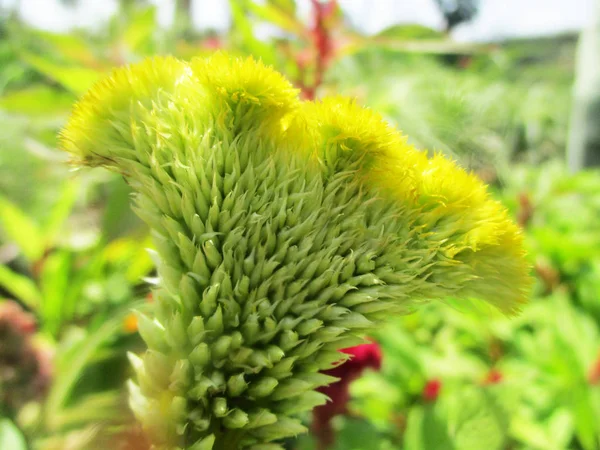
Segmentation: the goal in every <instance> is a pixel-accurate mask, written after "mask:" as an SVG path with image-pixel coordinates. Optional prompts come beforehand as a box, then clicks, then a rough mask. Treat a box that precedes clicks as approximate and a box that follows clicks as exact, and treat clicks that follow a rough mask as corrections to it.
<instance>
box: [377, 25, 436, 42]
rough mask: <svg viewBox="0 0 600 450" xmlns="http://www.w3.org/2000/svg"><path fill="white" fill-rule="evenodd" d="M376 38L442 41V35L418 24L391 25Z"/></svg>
mask: <svg viewBox="0 0 600 450" xmlns="http://www.w3.org/2000/svg"><path fill="white" fill-rule="evenodd" d="M376 36H377V37H382V38H391V39H399V40H406V39H411V40H412V39H443V38H444V37H445V36H444V33H442V32H441V31H437V30H434V29H433V28H429V27H426V26H423V25H418V24H401V25H392V26H391V27H387V28H385V29H384V30H382V31H380V32H379V33H377V34H376Z"/></svg>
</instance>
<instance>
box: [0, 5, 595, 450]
mask: <svg viewBox="0 0 600 450" xmlns="http://www.w3.org/2000/svg"><path fill="white" fill-rule="evenodd" d="M181 3H182V4H184V3H185V2H181ZM325 3H327V2H325ZM331 4H332V5H333V6H331V7H330V8H329V9H327V11H325V12H323V14H325V16H324V20H323V21H322V22H321V23H320V25H318V26H317V24H315V23H314V22H315V21H311V22H309V23H306V22H303V21H302V20H300V19H299V18H298V15H297V11H296V5H295V2H294V1H293V0H269V1H266V2H254V1H250V0H241V1H233V0H232V1H231V2H230V5H231V8H232V20H233V25H232V27H231V29H230V30H229V31H228V32H227V33H224V34H222V35H217V34H214V33H207V34H204V35H203V34H199V33H194V32H192V31H190V29H189V28H187V25H186V26H181V27H180V26H179V25H177V24H176V26H174V27H172V28H169V29H163V28H160V27H158V25H157V23H156V11H155V10H154V9H152V8H136V7H134V6H133V5H129V4H128V6H127V7H125V6H124V7H123V9H122V10H121V11H120V13H119V14H118V15H117V16H115V18H114V19H112V20H111V22H110V23H108V24H107V25H106V26H105V27H103V28H102V29H100V30H99V31H97V32H95V33H93V34H92V33H90V32H88V31H85V30H74V31H72V32H70V33H68V34H52V33H48V32H42V31H39V30H33V29H30V28H28V27H27V26H25V25H24V24H22V23H20V22H18V21H17V20H14V19H12V20H5V21H3V22H2V23H1V26H0V120H2V123H3V127H2V132H1V133H0V289H1V290H0V297H5V298H6V299H14V300H17V301H18V302H20V303H21V304H22V305H24V306H25V307H26V308H27V309H28V310H29V311H31V312H32V313H33V314H34V315H35V316H36V318H37V320H38V324H39V331H38V335H39V336H38V337H39V340H40V345H43V346H45V347H46V348H49V349H51V353H52V354H53V372H52V377H53V381H52V384H51V387H50V389H49V391H48V392H47V393H46V394H45V396H44V397H42V398H40V399H39V400H38V401H37V402H33V403H30V404H27V405H25V406H24V407H23V408H22V409H21V411H20V412H19V413H18V414H17V415H16V416H12V417H8V416H7V417H4V418H1V419H0V448H7V449H8V448H10V449H15V450H20V449H25V448H33V449H44V450H46V449H67V448H68V449H91V448H93V449H102V448H134V447H133V444H127V442H138V443H139V442H141V441H140V439H141V438H140V437H139V436H140V435H139V432H138V431H136V430H135V427H134V425H133V419H132V416H131V414H130V412H129V410H128V407H127V399H126V395H125V393H124V384H125V380H126V379H127V377H128V376H129V373H130V371H129V368H128V365H127V361H126V356H125V355H126V352H127V351H134V352H135V351H138V350H139V349H140V346H141V342H140V340H139V339H138V336H137V333H136V332H135V331H136V324H135V319H134V318H133V317H131V316H130V315H129V311H130V309H131V308H132V307H133V306H134V305H137V304H140V303H143V302H144V300H143V299H144V297H145V296H146V295H147V292H148V290H149V284H151V283H152V277H153V276H154V273H153V265H152V262H151V260H150V258H149V256H148V255H147V253H146V251H145V248H146V247H150V245H151V244H150V242H149V240H148V236H147V235H148V232H147V230H146V229H145V227H144V226H143V225H142V223H141V222H140V221H139V220H138V219H137V218H136V217H135V216H134V215H133V214H132V213H131V211H130V209H129V206H128V204H129V201H128V196H129V188H128V186H127V185H126V184H125V183H124V182H123V181H122V179H121V178H120V177H119V176H118V175H116V174H110V173H106V172H101V171H100V172H97V171H94V172H86V171H81V172H80V173H77V174H74V173H72V172H71V170H70V167H69V165H68V163H67V161H66V160H65V157H64V155H63V154H62V153H61V152H60V151H58V150H57V149H56V145H57V140H56V133H57V131H58V130H59V128H60V127H61V125H62V124H63V123H64V120H65V119H66V117H67V115H68V113H69V110H70V106H71V104H72V103H73V102H74V101H75V100H76V98H77V96H78V95H80V94H81V93H82V92H84V91H85V90H86V89H87V88H88V87H89V85H90V84H91V83H92V82H93V81H94V80H96V79H98V78H99V77H100V76H101V75H102V74H103V73H105V72H107V71H109V70H110V69H111V68H112V67H114V66H119V65H122V64H125V63H129V62H133V61H138V60H140V59H142V58H144V57H146V56H150V55H154V54H165V53H172V54H175V55H177V56H179V57H182V58H191V57H193V56H196V55H204V54H206V53H208V52H212V51H215V50H216V49H218V48H224V49H227V50H228V51H232V52H235V53H239V54H253V55H254V56H255V57H257V58H261V59H263V60H264V61H265V62H268V63H270V64H273V65H274V66H275V67H276V68H278V69H279V70H281V71H282V72H284V73H285V74H286V75H287V76H288V77H289V78H290V79H292V80H293V81H294V82H296V83H297V85H298V86H299V87H300V88H302V89H303V90H304V92H305V95H306V96H308V95H314V93H316V95H318V96H323V95H337V94H340V95H347V96H353V97H356V98H357V99H358V101H359V102H360V103H364V104H367V105H369V106H371V107H373V108H374V109H376V110H378V111H381V112H382V113H383V114H384V115H385V117H386V118H387V119H388V120H389V121H390V122H392V123H394V124H396V125H397V126H398V127H399V128H400V129H401V130H403V131H404V132H405V133H406V134H407V136H409V139H410V140H411V142H413V143H414V145H416V146H418V147H421V148H427V149H429V150H430V151H441V152H444V153H447V154H448V155H451V156H452V157H453V158H455V159H457V160H458V161H459V162H460V163H461V164H463V165H464V166H466V167H468V168H470V169H472V170H474V171H476V172H477V173H478V174H479V175H480V176H481V177H483V178H484V179H485V180H486V181H487V182H488V183H490V184H491V185H492V186H493V188H494V193H495V195H497V196H498V198H500V199H502V201H504V203H505V204H506V206H507V207H508V208H509V209H510V210H511V211H512V212H513V213H514V215H515V217H516V219H517V220H518V221H519V223H521V225H522V226H523V227H524V230H525V233H526V236H527V243H528V247H529V249H530V259H531V263H532V266H533V267H534V271H535V273H536V275H537V280H538V281H537V284H536V288H535V292H534V295H533V298H532V301H531V303H530V304H529V305H527V306H525V307H524V308H523V312H522V314H521V315H520V316H519V317H517V318H511V319H507V318H504V317H500V316H499V315H498V314H497V313H494V312H493V311H483V313H482V312H481V311H479V313H478V314H475V313H474V312H473V308H466V307H463V306H462V305H464V301H462V300H463V299H448V302H447V303H446V304H431V305H426V306H425V307H424V308H422V309H421V310H420V311H418V312H416V313H415V314H412V315H409V316H406V317H403V318H401V319H399V320H396V321H394V322H392V323H389V324H388V325H387V326H386V327H385V328H384V329H382V330H381V331H380V332H379V333H378V334H377V336H374V338H376V339H377V341H378V342H380V344H381V345H382V347H383V350H384V364H383V370H382V371H381V372H380V373H368V374H366V375H365V376H364V377H363V378H361V379H359V380H358V381H356V382H354V383H353V385H352V394H353V400H352V403H351V408H350V409H351V414H350V415H348V416H346V417H338V418H336V419H335V424H334V425H335V427H336V429H337V441H336V446H335V448H336V449H345V450H371V449H381V450H384V449H400V448H405V449H407V450H420V449H423V450H446V449H456V450H481V449H490V450H492V449H498V450H508V449H512V450H516V449H523V450H525V449H536V450H559V449H583V450H594V449H600V421H598V417H600V359H599V358H600V225H599V222H598V217H599V216H600V177H599V176H598V173H597V172H583V173H579V174H577V175H570V174H568V173H567V172H566V170H565V169H564V164H563V159H564V152H565V145H566V141H567V139H566V135H567V122H568V118H569V105H570V100H571V84H572V80H573V57H572V54H573V48H574V45H575V39H574V38H573V37H572V36H559V37H555V38H548V39H537V40H525V41H514V42H507V43H499V44H493V45H472V44H458V43H455V42H453V41H452V40H451V39H450V38H449V37H447V36H446V35H445V34H444V33H440V32H437V31H435V30H430V29H427V28H425V27H421V26H417V25H397V26H394V27H391V28H389V29H387V30H385V31H383V32H382V33H380V34H378V35H376V36H363V35H361V34H360V33H359V32H358V31H357V30H354V29H352V28H351V27H350V26H349V25H348V23H347V22H348V21H347V20H345V18H344V12H343V10H341V9H339V7H337V6H336V5H335V3H333V2H332V3H331ZM184 6H185V5H184ZM265 24H268V25H269V26H270V27H271V28H270V29H271V30H272V31H273V33H271V34H272V35H273V37H271V38H269V39H267V40H265V39H262V38H259V37H258V35H259V33H258V32H257V29H258V27H259V26H263V27H264V25H265ZM188 25H189V24H188ZM323 42H325V44H327V45H329V46H327V45H326V46H324V45H323ZM449 182H451V180H449ZM475 308H477V306H475ZM107 374H110V375H109V376H107ZM431 383H434V385H435V386H437V388H438V390H439V392H437V391H436V392H435V395H431V394H427V395H425V393H424V390H426V389H429V388H430V387H431V386H432V384H431ZM428 386H429V388H428ZM1 389H2V386H1V385H0V390H1ZM1 410H2V408H0V411H1ZM136 433H137V434H136ZM132 436H133V438H134V440H133V441H129V440H128V439H132ZM119 445H121V447H119ZM128 445H129V446H128ZM287 445H288V447H289V448H295V449H312V448H315V447H314V443H313V442H312V438H311V437H310V436H303V437H301V438H299V439H298V440H297V441H295V442H289V443H288V444H287ZM136 448H137V447H136ZM139 448H144V447H143V446H141V447H139Z"/></svg>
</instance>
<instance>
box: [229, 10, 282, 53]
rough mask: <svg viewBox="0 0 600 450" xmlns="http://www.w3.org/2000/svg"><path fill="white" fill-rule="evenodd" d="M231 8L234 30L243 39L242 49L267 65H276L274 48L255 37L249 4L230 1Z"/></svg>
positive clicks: (241, 40)
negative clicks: (249, 13) (247, 7)
mask: <svg viewBox="0 0 600 450" xmlns="http://www.w3.org/2000/svg"><path fill="white" fill-rule="evenodd" d="M229 6H230V8H231V16H232V19H233V25H234V26H233V29H234V31H235V32H236V33H239V37H240V38H241V39H240V43H239V45H240V47H241V48H242V49H243V50H244V51H246V52H247V53H249V54H251V55H253V56H254V57H255V58H260V59H262V61H263V62H264V63H265V64H274V63H275V62H276V58H275V50H274V47H273V46H272V45H269V44H267V43H265V42H262V41H261V40H259V39H257V38H256V36H254V31H253V30H252V23H251V22H250V19H249V18H248V14H247V11H246V6H247V2H245V1H238V0H229Z"/></svg>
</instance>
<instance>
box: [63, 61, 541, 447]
mask: <svg viewBox="0 0 600 450" xmlns="http://www.w3.org/2000/svg"><path fill="white" fill-rule="evenodd" d="M62 142H63V147H64V148H65V150H67V151H69V152H70V153H71V154H72V156H73V157H74V159H75V162H77V163H79V164H86V165H91V166H98V165H100V166H105V167H108V168H110V169H112V170H115V171H118V172H120V173H122V174H123V175H124V176H125V177H126V178H127V180H128V182H129V184H130V185H131V186H132V187H133V189H134V190H135V191H136V196H135V206H136V210H137V212H138V214H139V215H140V216H141V217H142V218H143V219H144V220H145V221H146V222H147V223H148V224H149V226H150V227H151V229H152V231H153V235H154V242H155V246H156V249H157V253H158V255H157V261H158V266H159V267H158V273H159V275H160V279H161V281H160V283H161V284H160V287H159V288H158V289H157V290H156V292H155V293H154V296H155V299H156V302H155V309H154V315H153V316H152V317H148V316H146V315H143V314H140V315H139V317H138V327H139V331H140V334H141V335H142V337H143V338H144V340H145V341H146V343H147V345H148V347H149V349H148V351H147V352H146V353H145V354H144V355H143V356H141V357H138V356H135V355H132V356H131V359H132V362H133V366H134V368H135V370H136V373H137V377H136V382H135V383H134V382H132V383H131V406H132V408H133V410H134V412H135V414H136V415H137V417H138V419H139V420H140V421H141V423H142V424H143V425H144V427H145V429H146V430H147V432H148V433H149V434H150V435H151V436H152V439H153V440H154V444H155V446H156V448H157V449H175V448H182V447H183V448H190V449H193V450H203V449H211V448H213V449H236V448H253V449H257V450H258V449H263V450H265V449H276V448H280V447H278V446H277V445H276V444H269V443H271V442H273V441H276V440H278V439H280V438H284V437H288V436H293V435H296V434H298V433H300V432H302V431H304V427H303V426H302V425H301V424H300V422H299V421H298V420H297V419H294V416H295V415H296V414H297V413H299V412H302V411H309V410H311V409H312V408H313V407H315V406H317V405H319V404H322V403H323V402H324V401H325V396H324V395H323V394H321V393H319V392H317V391H316V390H315V389H317V388H319V387H321V386H325V385H327V384H330V383H331V382H332V381H335V378H333V377H331V376H329V375H326V374H323V373H319V371H322V370H327V369H330V368H332V366H333V365H335V364H336V363H338V362H339V352H338V350H339V349H341V348H345V347H350V346H352V345H356V344H358V343H360V342H362V339H361V336H362V335H363V334H364V333H365V332H368V331H369V330H371V329H373V327H374V326H376V324H377V323H379V322H380V321H381V320H383V319H384V318H386V317H387V316H389V315H390V314H392V313H402V312H407V311H410V310H411V309H412V308H413V307H415V306H416V305H418V304H419V303H421V302H424V301H428V300H431V299H443V298H444V297H447V296H453V297H463V298H467V297H475V298H481V299H484V300H487V301H488V302H490V303H491V304H493V305H495V306H497V307H498V308H500V309H502V310H503V311H506V312H508V313H511V312H514V311H516V309H517V308H518V306H519V304H520V303H522V302H523V301H524V300H525V299H526V295H527V290H528V288H529V284H530V278H529V275H528V272H529V270H528V267H527V264H526V262H525V259H524V257H523V246H522V237H521V233H520V231H519V228H518V227H517V226H516V225H514V224H513V223H512V222H511V221H510V220H509V218H508V216H507V213H506V211H505V210H504V208H503V207H502V206H501V205H500V204H499V203H498V202H496V201H494V200H492V199H490V198H489V196H488V193H487V191H486V188H485V186H484V185H483V184H482V183H481V182H480V181H479V180H478V179H477V178H476V177H475V176H473V175H471V174H468V173H466V172H464V171H463V170H461V169H460V168H458V167H457V166H456V164H454V163H453V162H451V161H448V160H447V159H445V158H444V157H443V156H441V155H435V156H434V157H432V158H428V157H427V155H426V153H424V152H420V151H417V150H416V149H414V148H413V147H411V146H410V145H409V144H408V143H407V141H406V138H405V137H403V136H402V135H401V134H399V133H398V132H397V131H395V130H393V129H392V128H390V127H389V126H388V125H386V123H385V122H384V121H383V120H382V118H381V117H380V116H379V115H377V114H375V113H374V112H372V111H369V110H366V109H363V108H361V107H359V106H358V105H356V104H354V103H353V102H351V101H349V100H344V99H326V100H324V101H322V102H316V103H312V102H301V101H300V100H299V99H298V92H297V91H296V90H295V89H294V88H293V87H292V86H291V84H290V83H289V82H288V81H287V80H285V79H284V78H283V77H282V76H281V75H280V74H278V73H277V72H275V71H274V70H272V69H270V68H268V67H265V66H264V65H262V64H261V63H257V62H255V61H253V60H252V59H246V60H242V59H234V58H230V57H228V56H227V55H223V54H217V55H214V56H213V57H211V58H209V59H196V60H193V61H192V62H191V63H186V62H183V61H179V60H176V59H174V58H155V59H150V60H147V61H145V62H142V63H140V64H137V65H134V66H131V67H127V68H122V69H118V70H116V71H115V72H114V73H113V74H112V75H111V76H110V77H108V78H106V79H105V80H104V81H101V82H100V83H98V85H96V86H95V87H94V88H93V89H92V90H91V91H90V92H89V93H88V94H87V95H85V96H84V98H83V99H82V100H81V101H80V102H79V103H78V104H77V105H76V107H75V109H74V112H73V115H72V117H71V119H70V121H69V123H68V125H67V126H66V128H65V130H64V131H63V133H62Z"/></svg>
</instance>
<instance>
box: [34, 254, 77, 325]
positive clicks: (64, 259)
mask: <svg viewBox="0 0 600 450" xmlns="http://www.w3.org/2000/svg"><path fill="white" fill-rule="evenodd" d="M70 271H71V254H70V253H69V252H67V251H60V250H59V251H55V252H53V253H51V254H50V255H48V256H47V257H46V258H45V260H44V262H43V265H42V271H41V274H40V285H41V289H42V294H43V300H42V304H41V308H40V315H41V318H42V327H43V328H44V329H45V330H47V331H49V332H50V333H53V334H54V333H56V332H57V331H58V330H59V328H60V326H61V324H62V323H63V322H64V321H66V320H69V319H71V318H72V317H73V313H74V305H69V304H66V300H67V298H68V297H67V291H68V288H69V278H70Z"/></svg>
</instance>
